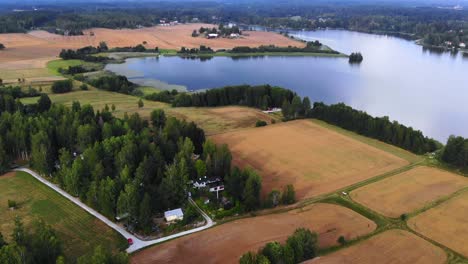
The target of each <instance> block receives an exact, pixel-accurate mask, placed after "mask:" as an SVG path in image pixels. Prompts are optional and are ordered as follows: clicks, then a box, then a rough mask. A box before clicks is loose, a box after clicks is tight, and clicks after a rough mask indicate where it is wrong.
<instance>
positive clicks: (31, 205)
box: [0, 172, 127, 262]
mask: <svg viewBox="0 0 468 264" xmlns="http://www.w3.org/2000/svg"><path fill="white" fill-rule="evenodd" d="M8 200H14V201H16V202H17V204H18V208H17V209H15V210H10V209H9V208H7V201H8ZM16 216H19V217H21V219H22V221H23V223H24V225H25V226H26V227H29V226H30V225H31V224H32V222H33V221H35V219H39V218H41V219H43V220H44V222H45V223H47V224H49V225H51V226H52V227H53V228H54V229H55V231H56V232H57V235H58V237H59V238H60V241H61V242H62V245H63V249H64V254H65V257H67V259H69V260H71V262H73V260H75V259H76V258H77V257H79V256H82V255H85V254H88V253H90V252H92V251H93V250H94V247H96V246H98V245H101V246H103V247H106V248H109V249H110V250H114V251H117V250H119V249H121V248H125V247H126V245H127V241H126V240H125V238H124V237H122V236H121V235H120V234H119V233H117V232H115V231H114V230H112V229H111V228H109V227H108V226H106V225H105V224H104V223H102V222H101V221H100V220H98V219H97V218H95V217H94V216H92V215H90V214H88V213H87V212H86V211H85V210H83V209H81V208H80V207H78V206H76V205H75V204H73V203H72V202H71V201H69V200H67V199H66V198H64V197H63V196H61V195H60V194H58V193H57V192H55V191H54V190H52V189H51V188H49V187H48V186H46V185H44V184H42V183H41V182H39V181H37V180H36V179H35V178H33V177H32V176H31V175H29V174H27V173H25V172H16V173H15V172H11V173H8V174H6V175H3V176H0V232H1V233H2V234H3V236H4V238H5V239H6V240H7V241H10V238H11V236H10V235H11V232H12V230H13V227H14V219H15V217H16Z"/></svg>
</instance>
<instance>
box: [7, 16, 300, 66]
mask: <svg viewBox="0 0 468 264" xmlns="http://www.w3.org/2000/svg"><path fill="white" fill-rule="evenodd" d="M202 26H204V27H213V25H208V24H185V25H177V26H170V27H161V26H157V27H151V28H142V29H120V30H116V29H105V28H94V29H89V30H86V31H85V32H84V35H83V36H62V35H55V34H51V33H48V32H46V31H32V32H29V33H27V34H19V33H14V34H0V43H3V44H5V46H6V47H7V48H6V49H5V50H3V51H0V69H1V68H2V64H4V63H11V62H15V61H24V60H32V59H38V58H45V57H48V58H50V57H56V56H58V54H59V52H60V50H61V49H68V48H69V49H77V48H82V47H84V46H89V45H92V46H97V45H99V42H101V41H105V42H106V43H107V44H108V46H109V47H111V48H112V47H125V46H135V45H138V44H142V42H143V41H146V42H147V44H146V45H145V46H146V47H147V48H152V49H154V48H155V47H159V48H161V49H180V48H181V47H182V46H184V47H188V48H194V47H199V46H200V45H206V46H209V47H212V48H213V49H221V48H224V49H229V48H233V47H236V46H251V47H256V46H260V45H269V44H274V45H277V46H289V45H291V46H300V47H302V46H304V44H303V43H302V42H299V41H296V40H292V39H289V38H287V37H284V36H282V35H280V34H277V33H272V32H250V31H245V34H246V36H243V37H242V38H239V39H227V38H219V39H206V38H203V37H197V38H193V37H192V36H191V34H192V31H193V30H194V29H197V30H198V29H199V28H200V27H202ZM91 32H93V33H94V36H91V34H90V33H91Z"/></svg>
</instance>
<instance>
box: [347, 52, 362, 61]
mask: <svg viewBox="0 0 468 264" xmlns="http://www.w3.org/2000/svg"><path fill="white" fill-rule="evenodd" d="M363 60H364V58H363V57H362V54H361V53H360V52H353V53H351V55H349V63H361V62H362V61H363Z"/></svg>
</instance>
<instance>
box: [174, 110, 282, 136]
mask: <svg viewBox="0 0 468 264" xmlns="http://www.w3.org/2000/svg"><path fill="white" fill-rule="evenodd" d="M166 111H167V113H168V114H170V115H172V116H175V117H177V118H181V119H187V120H190V121H194V122H195V123H197V124H199V125H200V126H201V127H202V128H203V129H204V130H205V132H206V133H207V134H208V135H212V134H215V133H220V132H226V131H228V130H229V131H232V130H235V129H239V128H248V127H254V126H255V123H256V122H257V120H263V121H266V122H267V123H270V122H271V120H275V121H280V120H278V118H277V117H274V116H271V115H268V114H265V113H263V112H261V111H259V110H257V109H253V108H248V107H241V106H226V107H216V108H196V107H185V108H182V107H180V108H169V109H167V110H166Z"/></svg>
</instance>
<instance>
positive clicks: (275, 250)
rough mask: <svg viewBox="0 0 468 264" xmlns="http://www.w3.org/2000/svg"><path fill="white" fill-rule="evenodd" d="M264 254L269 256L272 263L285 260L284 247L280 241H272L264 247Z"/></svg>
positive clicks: (277, 263) (276, 263)
mask: <svg viewBox="0 0 468 264" xmlns="http://www.w3.org/2000/svg"><path fill="white" fill-rule="evenodd" d="M262 254H263V255H264V256H265V257H267V258H268V260H269V261H270V263H271V264H279V263H282V262H283V247H282V246H281V244H280V243H278V242H270V243H267V244H266V245H265V247H264V248H263V249H262Z"/></svg>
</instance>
